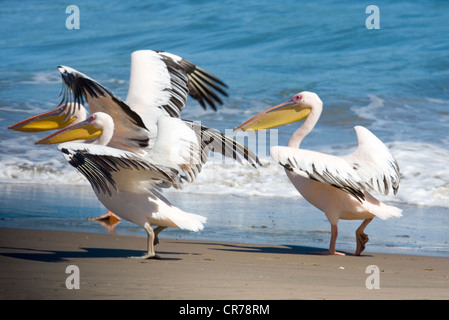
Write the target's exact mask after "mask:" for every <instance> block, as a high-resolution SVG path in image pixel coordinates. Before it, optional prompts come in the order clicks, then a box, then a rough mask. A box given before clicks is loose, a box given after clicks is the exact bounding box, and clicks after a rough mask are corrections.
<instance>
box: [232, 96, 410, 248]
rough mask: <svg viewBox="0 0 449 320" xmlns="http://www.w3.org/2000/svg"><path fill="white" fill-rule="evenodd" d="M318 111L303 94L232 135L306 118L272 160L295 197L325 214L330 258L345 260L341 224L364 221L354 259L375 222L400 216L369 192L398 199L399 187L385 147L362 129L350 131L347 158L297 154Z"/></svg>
mask: <svg viewBox="0 0 449 320" xmlns="http://www.w3.org/2000/svg"><path fill="white" fill-rule="evenodd" d="M322 108H323V103H322V101H321V99H320V98H319V97H318V95H317V94H315V93H313V92H307V91H304V92H301V93H298V94H296V95H295V96H293V98H292V99H290V100H288V101H286V102H284V103H281V104H279V105H277V106H275V107H272V108H270V109H268V110H266V111H263V112H261V113H259V114H257V115H256V116H254V117H252V118H250V119H249V120H247V121H245V122H243V123H242V124H240V125H239V126H238V127H236V128H235V129H234V130H243V131H245V130H261V129H269V128H274V127H278V126H282V125H285V124H288V123H293V122H297V121H301V120H303V119H305V121H304V123H303V124H302V125H301V126H300V127H299V129H297V130H296V131H295V132H294V133H293V135H292V136H291V138H290V140H289V141H288V144H287V146H286V147H283V146H275V147H272V148H271V150H270V155H271V157H272V158H273V159H274V161H276V162H278V163H279V164H280V165H281V166H283V167H284V168H285V172H286V174H287V176H288V178H289V179H290V181H291V182H292V184H293V185H294V186H295V188H296V189H297V190H298V191H299V193H300V194H301V195H302V196H303V197H304V198H305V199H306V200H307V201H308V202H309V203H311V204H312V205H314V206H315V207H317V208H318V209H320V210H321V211H323V212H324V213H325V215H326V217H327V219H328V221H329V223H330V225H331V239H330V245H329V252H328V253H329V254H330V255H335V254H340V255H343V253H340V252H337V251H336V250H335V246H336V241H337V236H338V228H337V223H338V221H339V219H345V220H354V219H356V220H363V222H362V224H361V225H360V227H359V228H358V229H357V231H356V240H357V248H356V251H355V255H360V254H361V253H362V251H363V250H364V249H365V244H366V243H367V242H368V236H367V235H366V234H365V233H364V230H365V228H366V226H367V225H368V224H369V223H370V222H371V221H372V219H373V218H374V217H379V218H381V219H383V220H385V219H388V218H391V217H401V216H402V213H401V212H402V210H401V209H399V208H396V207H393V206H388V205H386V204H384V203H382V202H380V201H379V200H377V199H376V198H374V197H373V196H372V195H371V194H370V193H369V192H370V191H374V192H379V193H383V194H388V193H389V192H390V191H393V192H394V194H396V193H397V191H398V188H399V182H400V172H399V166H398V164H397V162H396V160H395V159H394V157H393V156H392V155H391V153H390V152H389V150H388V148H387V147H386V146H385V145H384V144H383V143H382V142H381V141H380V140H379V139H378V138H377V137H376V136H375V135H374V134H373V133H371V132H370V131H369V130H368V129H366V128H364V127H361V126H356V127H354V130H355V133H356V136H357V141H358V147H357V149H356V150H355V151H354V152H353V153H351V154H349V155H347V156H344V157H338V156H333V155H327V154H324V153H320V152H315V151H310V150H304V149H299V147H300V145H301V142H302V141H303V139H304V138H305V137H306V136H307V134H309V133H310V132H311V131H312V129H313V128H314V126H315V124H316V123H317V121H318V119H319V117H320V115H321V111H322Z"/></svg>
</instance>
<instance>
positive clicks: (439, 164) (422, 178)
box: [0, 141, 449, 207]
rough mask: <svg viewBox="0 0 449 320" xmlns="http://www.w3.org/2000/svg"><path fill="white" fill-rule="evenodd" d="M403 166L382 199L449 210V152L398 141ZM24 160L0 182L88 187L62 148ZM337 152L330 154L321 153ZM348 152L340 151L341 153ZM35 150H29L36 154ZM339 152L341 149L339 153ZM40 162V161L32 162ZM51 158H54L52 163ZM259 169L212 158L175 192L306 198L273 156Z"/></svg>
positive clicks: (6, 169)
mask: <svg viewBox="0 0 449 320" xmlns="http://www.w3.org/2000/svg"><path fill="white" fill-rule="evenodd" d="M388 147H389V149H390V150H391V152H392V154H393V156H394V157H395V158H396V160H397V161H398V163H399V166H400V170H401V177H402V181H401V184H400V187H399V192H398V194H397V195H396V196H393V195H388V196H381V195H375V196H376V197H378V198H379V200H381V201H388V202H396V203H407V204H412V205H424V206H441V207H449V171H448V170H447V162H448V159H449V151H448V150H446V149H443V148H442V147H440V146H437V145H434V144H429V143H417V142H410V141H397V142H392V143H389V144H388ZM31 149H33V150H34V151H32V154H25V155H24V156H23V157H18V156H7V157H3V158H2V159H1V160H0V181H2V182H9V183H16V182H20V183H34V184H54V183H57V184H71V185H72V184H88V182H87V181H86V179H85V178H84V177H83V176H82V175H81V174H80V173H78V172H77V171H76V169H75V168H73V167H71V166H70V165H69V164H68V163H67V162H66V161H65V160H64V159H63V158H62V156H61V155H60V154H59V152H58V151H57V150H52V149H49V150H47V149H44V150H43V149H40V150H39V149H38V150H36V149H35V148H31ZM317 151H322V152H332V151H331V149H329V150H317ZM350 151H352V149H348V152H345V151H344V150H343V151H342V150H340V149H339V150H338V153H340V154H345V153H349V152H350ZM30 152H31V151H28V153H30ZM336 152H337V151H336ZM28 159H38V160H34V161H31V160H28ZM46 159H48V160H46ZM261 161H262V163H263V166H262V167H260V168H259V169H255V168H253V167H252V166H250V165H249V164H247V163H244V164H243V165H242V164H239V163H237V162H236V161H230V160H228V159H226V160H223V158H221V157H212V159H211V160H210V161H208V162H207V163H206V164H205V165H204V166H203V169H202V171H201V173H200V174H199V175H198V177H197V178H196V180H195V181H194V182H193V183H191V184H185V186H184V188H183V189H182V190H176V191H175V190H173V189H170V190H169V191H170V192H188V193H203V194H207V193H213V194H233V195H238V196H278V197H300V195H299V193H298V192H297V191H296V189H295V188H294V187H293V186H292V185H291V183H290V182H289V180H288V179H287V177H286V175H285V172H284V169H283V168H282V167H280V166H279V165H277V164H276V163H274V162H273V160H272V159H270V158H269V157H262V159H261Z"/></svg>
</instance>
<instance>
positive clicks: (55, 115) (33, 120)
mask: <svg viewBox="0 0 449 320" xmlns="http://www.w3.org/2000/svg"><path fill="white" fill-rule="evenodd" d="M71 110H74V112H73V114H71V112H72V111H71ZM86 117H87V111H86V109H85V108H84V106H82V105H78V104H75V103H74V102H68V103H67V104H62V105H60V106H58V107H57V108H56V109H54V110H51V111H48V112H44V113H41V114H38V115H36V116H33V117H30V118H28V119H25V120H22V121H20V122H17V123H16V124H13V125H11V126H9V127H8V129H13V130H16V131H22V132H40V131H48V130H56V129H62V128H65V127H67V126H68V125H71V124H75V123H78V122H80V121H83V120H85V119H86Z"/></svg>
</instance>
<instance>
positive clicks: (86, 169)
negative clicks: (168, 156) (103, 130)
mask: <svg viewBox="0 0 449 320" xmlns="http://www.w3.org/2000/svg"><path fill="white" fill-rule="evenodd" d="M58 149H59V150H60V151H61V152H62V153H63V155H64V157H65V158H66V160H67V161H68V162H69V163H70V164H71V165H72V166H73V167H75V168H76V169H77V170H78V171H79V172H81V173H82V174H83V175H84V176H85V177H86V178H87V180H88V181H89V182H90V184H91V185H92V188H93V189H94V190H95V191H96V192H97V193H104V194H108V195H109V196H111V194H112V191H111V190H112V189H114V190H115V191H118V190H136V189H137V188H140V187H141V186H144V187H146V188H151V187H171V186H173V187H175V188H179V187H180V186H181V180H180V179H179V175H178V172H177V171H176V170H175V169H173V168H167V167H165V166H161V165H155V164H153V163H151V162H149V161H148V160H145V159H142V158H141V157H138V156H136V155H135V154H134V153H132V152H128V151H124V150H119V149H115V148H110V147H106V146H101V145H94V144H85V143H70V142H68V143H62V144H60V145H59V146H58Z"/></svg>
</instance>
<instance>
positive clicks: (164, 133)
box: [36, 112, 249, 259]
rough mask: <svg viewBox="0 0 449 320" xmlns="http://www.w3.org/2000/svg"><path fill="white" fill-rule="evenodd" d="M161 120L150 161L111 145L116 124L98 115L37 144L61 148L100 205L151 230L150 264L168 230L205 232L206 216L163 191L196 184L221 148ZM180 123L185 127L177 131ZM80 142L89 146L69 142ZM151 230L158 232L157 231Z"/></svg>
mask: <svg viewBox="0 0 449 320" xmlns="http://www.w3.org/2000/svg"><path fill="white" fill-rule="evenodd" d="M159 121H160V122H161V123H160V124H159V125H160V127H161V130H160V133H159V135H158V138H157V140H156V141H155V144H154V146H153V148H152V149H151V150H149V151H148V155H147V156H145V157H141V156H139V155H137V154H136V153H134V152H130V151H125V150H120V149H117V148H111V147H108V146H107V145H108V144H109V142H110V140H111V138H112V136H113V132H114V121H113V119H112V117H111V116H109V115H108V114H106V113H103V112H95V113H93V114H92V115H90V116H89V118H88V119H86V120H85V121H83V122H80V123H78V124H75V125H72V126H69V127H66V128H64V129H62V130H60V131H58V132H55V133H53V134H51V135H49V136H47V137H45V138H43V139H41V140H39V141H37V142H36V144H54V143H61V144H60V145H59V146H58V149H59V150H60V151H61V152H62V153H63V155H64V157H65V158H66V160H67V161H68V162H69V163H70V164H71V165H72V166H74V167H75V168H76V169H78V171H79V172H81V173H82V174H83V175H84V176H85V177H86V178H87V179H88V181H89V182H90V184H91V186H92V188H93V190H94V192H95V194H96V196H97V198H98V199H99V200H100V202H101V203H102V204H103V205H104V206H105V207H106V208H107V209H108V210H110V211H112V212H114V213H115V214H117V215H118V216H120V217H121V218H123V219H126V220H128V221H131V222H133V223H135V224H137V225H139V226H141V227H143V228H144V229H145V230H146V232H147V239H148V241H147V253H146V254H145V255H144V256H143V257H142V258H147V259H149V258H158V256H157V255H156V254H155V252H154V243H155V240H156V236H157V233H158V232H160V231H161V230H162V229H163V228H166V227H177V228H182V229H187V230H191V231H198V230H202V229H203V223H205V222H206V218H205V217H203V216H200V215H196V214H193V213H188V212H185V211H182V210H180V209H179V208H177V207H175V206H173V205H172V204H171V203H170V202H169V201H168V200H167V199H166V198H164V197H163V195H162V194H161V192H160V191H159V190H160V188H169V187H175V188H181V187H182V183H184V182H185V181H192V180H193V179H194V177H195V176H196V174H197V172H199V170H200V169H201V165H202V164H203V163H204V162H205V161H206V160H207V156H208V153H209V152H210V151H211V150H212V149H213V148H214V147H216V146H214V144H215V145H216V143H214V142H213V141H212V139H211V138H214V139H216V137H217V135H218V133H217V132H215V131H212V130H207V128H205V127H203V126H201V125H199V124H195V123H189V122H187V123H184V121H185V120H181V119H177V118H171V117H163V118H162V119H160V120H159ZM165 123H166V124H165ZM176 123H184V124H183V125H181V126H178V128H177V130H176V131H174V132H172V131H171V128H172V127H173V126H174V125H175V124H176ZM192 128H194V130H199V131H198V132H195V131H193V130H192ZM200 131H201V134H199V133H200ZM80 139H83V140H87V141H88V142H89V143H69V142H67V141H71V140H80ZM167 139H168V140H170V142H171V143H174V144H176V145H174V147H173V146H172V147H170V148H169V149H170V150H167V145H166V143H167ZM195 141H197V143H194V142H195ZM206 142H207V143H206ZM217 142H219V143H220V144H222V143H225V144H226V145H227V148H230V147H232V146H233V145H234V144H235V143H236V142H235V141H233V140H232V139H229V138H226V137H225V136H223V140H221V139H220V141H217ZM167 151H168V154H165V153H166V152H167ZM246 152H249V150H247V151H246ZM152 226H158V228H156V230H153V228H152Z"/></svg>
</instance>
